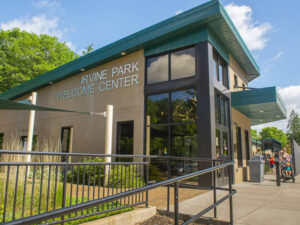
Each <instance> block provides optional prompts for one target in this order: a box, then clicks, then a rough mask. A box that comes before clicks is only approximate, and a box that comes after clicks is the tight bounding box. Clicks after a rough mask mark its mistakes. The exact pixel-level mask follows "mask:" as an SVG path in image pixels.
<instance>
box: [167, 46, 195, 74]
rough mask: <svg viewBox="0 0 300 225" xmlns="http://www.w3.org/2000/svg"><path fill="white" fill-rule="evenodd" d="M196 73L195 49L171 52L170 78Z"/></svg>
mask: <svg viewBox="0 0 300 225" xmlns="http://www.w3.org/2000/svg"><path fill="white" fill-rule="evenodd" d="M195 75H196V64H195V49H194V48H189V49H184V50H181V51H178V52H173V53H171V79H172V80H175V79H180V78H185V77H191V76H195Z"/></svg>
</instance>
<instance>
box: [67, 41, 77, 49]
mask: <svg viewBox="0 0 300 225" xmlns="http://www.w3.org/2000/svg"><path fill="white" fill-rule="evenodd" d="M66 45H67V46H68V47H69V48H70V49H71V50H72V51H75V50H76V45H74V44H73V43H72V42H71V41H67V42H66Z"/></svg>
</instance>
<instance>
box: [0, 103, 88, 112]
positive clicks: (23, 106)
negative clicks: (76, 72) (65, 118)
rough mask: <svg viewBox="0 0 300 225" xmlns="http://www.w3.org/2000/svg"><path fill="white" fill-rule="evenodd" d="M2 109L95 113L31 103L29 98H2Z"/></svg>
mask: <svg viewBox="0 0 300 225" xmlns="http://www.w3.org/2000/svg"><path fill="white" fill-rule="evenodd" d="M0 110H37V111H53V112H71V113H81V114H93V113H90V112H79V111H73V110H68V109H58V108H49V107H44V106H39V105H34V104H31V102H29V101H28V100H23V101H18V102H14V101H10V100H4V99H0Z"/></svg>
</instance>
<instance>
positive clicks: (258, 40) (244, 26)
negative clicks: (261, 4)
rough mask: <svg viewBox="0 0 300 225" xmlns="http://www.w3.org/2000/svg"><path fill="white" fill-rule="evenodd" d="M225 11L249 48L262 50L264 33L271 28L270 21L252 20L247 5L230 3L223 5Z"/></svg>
mask: <svg viewBox="0 0 300 225" xmlns="http://www.w3.org/2000/svg"><path fill="white" fill-rule="evenodd" d="M225 9H226V11H227V13H228V14H229V16H230V18H231V19H232V21H233V23H234V24H235V26H236V27H237V29H238V31H239V32H240V34H241V36H242V38H243V39H244V41H245V42H246V44H247V46H248V48H249V49H250V50H262V49H263V48H264V47H265V46H266V44H267V42H268V38H267V37H266V34H267V33H268V32H269V31H270V30H271V28H272V25H271V24H270V23H267V22H265V23H257V22H255V21H253V18H252V9H251V8H250V7H249V6H246V5H241V6H238V5H236V4H235V3H230V4H228V5H226V6H225Z"/></svg>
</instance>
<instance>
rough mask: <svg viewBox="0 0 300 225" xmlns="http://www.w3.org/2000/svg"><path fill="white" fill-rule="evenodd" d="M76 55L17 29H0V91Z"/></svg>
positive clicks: (43, 37) (54, 41)
mask: <svg viewBox="0 0 300 225" xmlns="http://www.w3.org/2000/svg"><path fill="white" fill-rule="evenodd" d="M77 57H78V55H77V54H76V53H75V52H73V51H72V50H71V49H70V48H69V47H68V46H67V45H66V43H65V42H59V41H58V39H57V38H56V37H52V36H49V35H46V34H41V35H36V34H34V33H28V32H26V31H20V30H19V29H18V28H15V29H12V30H7V31H4V30H1V29H0V92H3V91H6V90H8V89H10V88H12V87H14V86H17V85H19V84H21V83H22V82H24V81H27V80H30V79H33V78H35V77H37V76H39V75H41V74H43V73H45V72H47V71H49V70H52V69H54V68H56V67H58V66H60V65H63V64H65V63H67V62H69V61H71V60H74V59H76V58H77Z"/></svg>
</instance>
